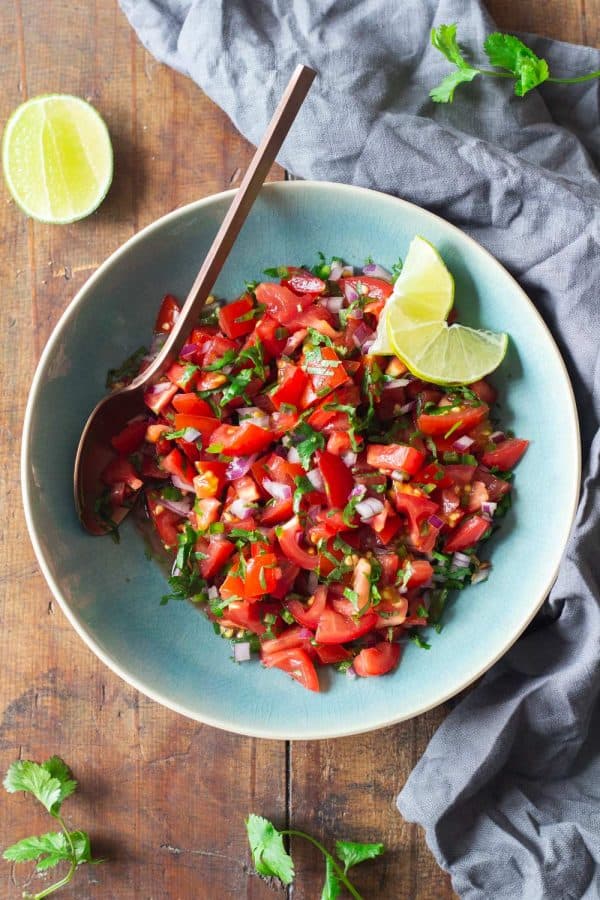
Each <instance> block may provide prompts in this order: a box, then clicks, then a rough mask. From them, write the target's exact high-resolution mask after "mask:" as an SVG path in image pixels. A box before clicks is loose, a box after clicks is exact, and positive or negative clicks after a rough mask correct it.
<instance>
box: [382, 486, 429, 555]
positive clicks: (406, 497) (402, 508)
mask: <svg viewBox="0 0 600 900" xmlns="http://www.w3.org/2000/svg"><path fill="white" fill-rule="evenodd" d="M392 499H393V502H394V505H395V507H396V509H397V510H398V512H400V513H403V514H404V515H405V516H407V517H408V521H409V525H410V538H411V541H412V543H413V544H415V546H417V545H418V543H419V538H420V527H421V525H422V524H423V522H425V521H426V520H427V519H428V518H429V517H430V516H433V515H435V514H436V513H437V511H438V509H439V506H438V504H437V503H434V501H433V500H430V499H429V498H428V497H426V496H425V495H424V494H421V492H420V491H418V490H417V489H416V488H411V487H410V486H408V485H404V484H402V485H400V484H398V483H395V484H394V487H393V489H392Z"/></svg>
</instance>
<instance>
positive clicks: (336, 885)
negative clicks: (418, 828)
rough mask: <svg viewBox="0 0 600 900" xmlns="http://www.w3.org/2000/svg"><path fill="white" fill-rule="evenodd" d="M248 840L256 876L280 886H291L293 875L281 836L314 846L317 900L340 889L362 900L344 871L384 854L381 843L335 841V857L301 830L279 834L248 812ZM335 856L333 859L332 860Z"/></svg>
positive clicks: (328, 898)
mask: <svg viewBox="0 0 600 900" xmlns="http://www.w3.org/2000/svg"><path fill="white" fill-rule="evenodd" d="M246 831H247V833H248V841H249V842H250V848H251V850H252V861H253V862H254V866H255V868H256V871H257V872H258V873H259V875H264V876H266V877H271V878H278V879H279V881H281V882H282V883H283V884H285V885H288V884H291V883H292V882H293V880H294V876H295V874H296V872H295V869H294V861H293V859H292V857H291V856H290V854H289V853H288V852H287V851H286V849H285V846H284V844H283V838H284V837H286V836H287V837H298V838H302V839H303V840H305V841H308V842H309V843H310V844H312V845H313V847H316V848H317V850H319V851H320V852H321V853H322V854H323V856H324V858H325V881H324V884H323V890H322V893H321V900H335V898H336V897H338V896H339V894H340V891H341V890H342V887H345V888H346V890H347V891H348V893H349V894H350V895H351V896H352V897H354V900H362V896H361V894H359V892H358V891H357V890H356V888H355V886H354V885H353V884H352V882H351V881H350V879H349V878H348V871H349V870H350V869H351V868H352V867H353V866H357V865H359V863H362V862H364V861H365V860H367V859H375V858H376V857H377V856H381V854H382V853H384V852H385V847H384V845H383V844H362V843H358V842H355V841H336V842H335V856H334V855H333V854H332V853H330V852H329V851H328V850H327V849H326V848H325V847H324V846H323V844H321V842H320V841H317V840H316V839H315V838H314V837H312V835H310V834H306V832H305V831H297V830H296V829H294V828H287V829H285V830H282V831H279V830H278V829H277V828H275V826H274V825H273V823H272V822H269V820H268V819H264V818H263V817H262V816H257V815H254V813H251V814H250V815H249V816H248V818H247V820H246ZM336 857H337V859H336Z"/></svg>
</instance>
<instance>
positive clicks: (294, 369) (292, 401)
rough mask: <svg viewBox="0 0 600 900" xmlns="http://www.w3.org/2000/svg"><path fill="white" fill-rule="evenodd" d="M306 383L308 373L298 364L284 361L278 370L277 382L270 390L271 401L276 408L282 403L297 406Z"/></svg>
mask: <svg viewBox="0 0 600 900" xmlns="http://www.w3.org/2000/svg"><path fill="white" fill-rule="evenodd" d="M307 383H308V375H307V374H306V372H304V371H303V370H302V369H301V368H300V367H299V366H294V365H292V364H291V363H286V364H285V365H283V366H282V367H281V368H280V370H279V383H278V385H277V387H276V388H275V390H274V391H271V393H270V395H269V396H270V397H271V403H272V404H273V406H274V407H275V408H276V409H280V408H281V406H282V405H283V404H284V403H287V404H289V405H290V406H296V407H297V406H298V404H299V403H300V399H301V397H302V394H303V393H304V388H305V387H306V385H307Z"/></svg>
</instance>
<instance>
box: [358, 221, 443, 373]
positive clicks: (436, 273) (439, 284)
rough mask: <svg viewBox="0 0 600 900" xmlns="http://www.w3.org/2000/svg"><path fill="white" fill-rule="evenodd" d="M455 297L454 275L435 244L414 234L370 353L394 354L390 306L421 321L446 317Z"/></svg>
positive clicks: (381, 317) (380, 317)
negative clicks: (389, 327)
mask: <svg viewBox="0 0 600 900" xmlns="http://www.w3.org/2000/svg"><path fill="white" fill-rule="evenodd" d="M453 301H454V279H453V277H452V275H451V274H450V272H449V271H448V269H447V268H446V265H445V263H444V260H443V259H442V257H441V256H440V254H439V253H438V251H437V250H436V249H435V247H434V246H433V245H432V244H430V243H429V241H427V240H425V238H422V237H419V236H418V235H417V237H415V238H413V239H412V241H411V243H410V246H409V248H408V251H407V254H406V259H405V260H404V265H403V267H402V271H401V272H400V275H399V276H398V278H397V280H396V283H395V285H394V290H393V293H392V294H391V296H390V297H389V299H388V301H387V303H386V305H385V306H384V308H383V310H382V312H381V315H380V316H379V323H378V326H377V333H376V336H375V343H374V344H373V346H372V348H371V349H370V350H369V353H378V354H381V355H384V356H393V355H394V349H393V347H392V346H391V344H390V340H389V337H388V331H387V325H386V322H387V318H388V315H389V313H390V310H391V309H392V308H395V307H400V308H401V309H402V310H403V312H404V313H405V315H407V316H410V318H412V319H415V321H420V322H432V321H436V320H439V319H445V318H446V316H447V315H448V313H449V312H450V310H451V309H452V303H453Z"/></svg>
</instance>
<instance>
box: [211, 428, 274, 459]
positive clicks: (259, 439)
mask: <svg viewBox="0 0 600 900" xmlns="http://www.w3.org/2000/svg"><path fill="white" fill-rule="evenodd" d="M272 442H273V435H272V434H271V432H270V431H267V429H266V428H259V427H258V425H254V424H253V423H252V422H248V421H244V422H242V424H241V425H220V426H219V427H218V428H217V429H216V430H215V431H213V433H212V435H211V444H213V445H215V446H220V447H222V449H223V453H225V454H226V455H227V456H251V455H252V454H253V453H260V452H261V451H262V450H266V449H267V447H268V446H269V444H271V443H272Z"/></svg>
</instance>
